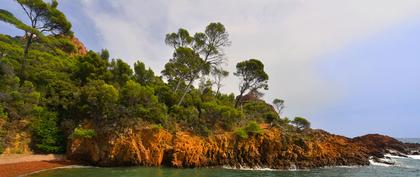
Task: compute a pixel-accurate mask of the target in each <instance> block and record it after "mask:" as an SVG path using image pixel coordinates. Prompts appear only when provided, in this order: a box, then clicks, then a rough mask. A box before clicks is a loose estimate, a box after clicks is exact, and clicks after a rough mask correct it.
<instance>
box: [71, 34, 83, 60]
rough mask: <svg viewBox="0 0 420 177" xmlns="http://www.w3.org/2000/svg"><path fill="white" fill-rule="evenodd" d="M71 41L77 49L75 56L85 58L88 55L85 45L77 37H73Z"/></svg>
mask: <svg viewBox="0 0 420 177" xmlns="http://www.w3.org/2000/svg"><path fill="white" fill-rule="evenodd" d="M70 40H71V42H72V43H73V45H74V47H75V51H74V53H73V55H82V56H83V55H86V54H87V49H86V47H85V45H84V44H83V43H82V42H81V41H80V40H79V39H78V38H77V37H72V38H71V39H70Z"/></svg>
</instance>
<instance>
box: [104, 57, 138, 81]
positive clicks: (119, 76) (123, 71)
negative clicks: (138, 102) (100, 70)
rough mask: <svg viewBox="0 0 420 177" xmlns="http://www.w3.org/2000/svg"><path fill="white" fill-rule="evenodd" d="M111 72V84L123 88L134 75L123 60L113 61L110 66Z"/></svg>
mask: <svg viewBox="0 0 420 177" xmlns="http://www.w3.org/2000/svg"><path fill="white" fill-rule="evenodd" d="M109 71H110V72H111V82H113V83H116V84H117V85H118V86H123V85H124V84H125V82H127V81H128V80H130V78H131V76H132V75H133V71H132V70H131V68H130V65H128V64H127V63H125V62H124V61H122V60H121V59H117V60H115V59H113V60H112V61H111V64H110V66H109Z"/></svg>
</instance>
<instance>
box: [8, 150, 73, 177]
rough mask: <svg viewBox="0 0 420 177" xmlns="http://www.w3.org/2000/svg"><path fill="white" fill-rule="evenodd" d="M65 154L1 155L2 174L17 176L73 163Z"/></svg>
mask: <svg viewBox="0 0 420 177" xmlns="http://www.w3.org/2000/svg"><path fill="white" fill-rule="evenodd" d="M72 164H73V163H71V162H70V161H67V160H66V159H65V156H63V155H56V154H48V155H22V154H8V155H0V176H1V177H15V176H21V175H25V174H29V173H33V172H36V171H40V170H47V169H53V168H57V167H63V166H68V165H72Z"/></svg>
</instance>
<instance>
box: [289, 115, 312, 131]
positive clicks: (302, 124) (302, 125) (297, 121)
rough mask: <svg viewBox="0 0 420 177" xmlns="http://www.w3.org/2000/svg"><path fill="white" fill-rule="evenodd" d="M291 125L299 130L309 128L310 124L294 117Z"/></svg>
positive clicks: (303, 119) (301, 118)
mask: <svg viewBox="0 0 420 177" xmlns="http://www.w3.org/2000/svg"><path fill="white" fill-rule="evenodd" d="M292 124H295V125H296V127H297V128H298V129H299V130H304V129H308V128H311V123H310V122H309V121H308V120H306V119H305V118H303V117H295V119H294V120H293V121H292Z"/></svg>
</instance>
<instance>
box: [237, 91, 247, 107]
mask: <svg viewBox="0 0 420 177" xmlns="http://www.w3.org/2000/svg"><path fill="white" fill-rule="evenodd" d="M244 92H245V91H241V93H240V94H239V96H238V98H236V102H235V108H238V106H239V103H240V102H241V101H242V95H243V94H244Z"/></svg>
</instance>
